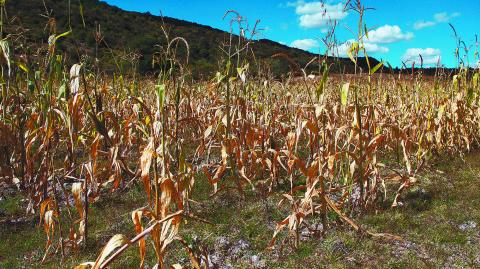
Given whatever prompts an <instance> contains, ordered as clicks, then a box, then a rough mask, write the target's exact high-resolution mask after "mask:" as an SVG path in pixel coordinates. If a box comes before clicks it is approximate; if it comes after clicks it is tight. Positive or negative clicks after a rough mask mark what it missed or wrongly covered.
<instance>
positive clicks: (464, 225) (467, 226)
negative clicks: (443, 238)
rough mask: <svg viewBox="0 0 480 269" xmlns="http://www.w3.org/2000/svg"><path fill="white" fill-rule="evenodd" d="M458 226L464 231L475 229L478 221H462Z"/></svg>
mask: <svg viewBox="0 0 480 269" xmlns="http://www.w3.org/2000/svg"><path fill="white" fill-rule="evenodd" d="M458 228H459V229H460V230H461V231H462V232H465V231H467V230H473V229H475V228H477V223H476V222H475V221H473V220H471V221H467V222H465V223H462V224H460V225H459V226H458Z"/></svg>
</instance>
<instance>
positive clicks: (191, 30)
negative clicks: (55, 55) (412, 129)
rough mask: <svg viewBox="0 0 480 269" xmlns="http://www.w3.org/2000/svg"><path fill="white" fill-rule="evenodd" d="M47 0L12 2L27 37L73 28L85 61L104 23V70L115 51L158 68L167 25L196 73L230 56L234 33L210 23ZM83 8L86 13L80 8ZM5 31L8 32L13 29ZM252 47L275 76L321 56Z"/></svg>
mask: <svg viewBox="0 0 480 269" xmlns="http://www.w3.org/2000/svg"><path fill="white" fill-rule="evenodd" d="M44 3H45V6H44V5H43V3H42V1H38V0H22V1H8V2H7V5H6V8H7V13H8V14H9V17H10V19H12V18H15V20H14V21H15V23H17V24H19V25H21V27H22V28H24V29H28V30H27V31H26V32H25V35H26V39H27V41H29V42H31V43H34V44H42V43H43V44H45V43H47V42H48V36H49V34H48V33H47V29H49V31H50V32H52V31H54V32H56V33H61V32H65V31H68V30H69V29H70V27H71V28H72V30H73V31H72V34H71V35H70V36H69V37H67V38H65V40H64V41H62V42H61V43H60V48H61V49H62V50H64V51H65V53H66V55H68V56H69V57H70V61H72V62H77V61H80V60H81V58H82V57H84V56H85V55H92V54H93V48H94V47H95V37H94V32H95V25H96V23H98V24H99V25H100V27H101V30H102V36H103V38H104V41H105V43H104V44H103V43H102V44H100V46H99V48H98V55H99V56H98V57H99V58H100V60H101V61H100V62H101V65H102V67H103V68H104V69H105V70H112V69H114V68H115V65H118V63H115V60H114V59H112V57H111V56H112V51H113V52H115V53H118V54H122V53H124V54H125V55H124V57H125V58H127V59H126V60H125V65H128V64H131V65H133V62H134V61H133V60H132V59H133V58H132V57H134V56H132V55H136V56H139V55H141V56H139V58H138V66H137V68H138V70H139V71H140V72H141V73H149V72H155V68H153V67H152V60H153V57H154V55H155V53H156V49H158V47H156V45H159V44H165V41H166V38H165V36H163V33H162V31H161V26H162V25H165V26H166V28H168V29H169V30H168V31H170V35H171V36H172V37H173V36H181V37H183V38H185V39H186V40H187V42H188V43H189V47H190V53H189V55H190V57H189V63H190V68H191V70H192V72H193V73H194V75H195V76H197V77H202V76H211V75H212V74H213V73H215V72H216V71H217V70H220V68H221V67H222V59H224V58H225V55H222V52H221V50H220V45H221V44H222V42H225V40H227V38H228V37H229V35H230V34H229V33H228V32H225V31H223V30H220V29H217V28H214V27H211V26H208V25H202V24H199V23H195V22H189V21H185V20H182V19H176V18H171V17H167V16H162V17H160V16H155V15H152V14H150V13H149V12H145V13H142V12H136V11H126V10H123V9H121V8H119V7H117V6H113V5H109V4H108V3H106V2H104V1H99V0H82V1H81V2H80V1H71V3H70V5H68V1H64V0H45V1H44ZM81 8H82V9H83V12H80V9H81ZM42 14H43V15H42ZM82 15H83V16H82ZM48 17H50V18H54V21H53V22H52V20H49V19H48ZM52 24H53V25H52ZM46 25H48V27H47V26H46ZM52 28H53V29H52ZM6 29H7V30H8V29H9V27H6ZM10 29H12V27H10ZM12 32H13V30H12ZM251 46H252V51H253V52H254V53H255V59H249V60H253V61H257V60H258V61H259V62H262V63H265V64H266V66H269V67H270V72H271V73H272V74H274V75H281V74H286V73H287V72H289V71H292V68H291V65H292V62H294V63H296V66H297V69H298V67H303V66H305V65H306V64H307V63H308V62H310V61H311V60H312V59H313V57H316V56H318V54H314V53H311V52H308V51H304V50H301V49H298V48H292V47H289V46H286V45H283V44H280V43H278V42H276V41H273V40H269V39H258V40H255V41H254V42H253V43H252V45H251ZM127 52H129V53H130V56H128V55H129V54H128V53H127ZM179 53H180V54H181V55H180V57H183V56H185V53H186V51H185V50H184V49H182V48H181V49H180V50H179ZM279 54H282V55H288V58H289V60H288V61H286V60H285V59H282V57H276V58H272V56H273V55H279ZM119 58H121V57H119ZM128 58H129V59H128ZM129 60H130V61H129ZM369 60H370V64H371V66H374V65H376V64H377V63H378V61H377V60H376V59H374V58H369ZM328 62H329V63H331V64H333V68H331V71H332V72H345V73H352V72H353V71H354V68H355V67H354V64H353V63H352V62H351V61H350V59H348V58H335V59H334V58H332V57H329V58H328ZM318 64H319V63H318V61H316V62H314V63H313V64H312V65H311V66H310V67H309V68H308V70H307V71H308V72H309V73H310V72H316V73H318V70H319V67H318ZM358 65H359V67H360V68H362V69H364V70H366V69H367V68H368V67H367V64H366V61H365V59H364V58H360V59H359V61H358ZM223 66H224V65H223ZM117 68H118V66H117ZM132 68H133V67H132ZM294 71H295V70H294Z"/></svg>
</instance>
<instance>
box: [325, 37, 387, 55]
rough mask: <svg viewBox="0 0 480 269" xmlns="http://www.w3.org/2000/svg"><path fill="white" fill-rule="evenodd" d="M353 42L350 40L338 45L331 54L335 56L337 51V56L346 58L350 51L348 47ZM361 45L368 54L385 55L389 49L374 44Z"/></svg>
mask: <svg viewBox="0 0 480 269" xmlns="http://www.w3.org/2000/svg"><path fill="white" fill-rule="evenodd" d="M353 42H355V40H353V39H350V40H348V41H346V42H345V43H343V44H340V45H338V46H337V48H336V49H335V50H334V52H333V54H334V55H337V51H338V56H341V57H345V56H347V51H348V50H349V49H350V46H351V45H352V43H353ZM363 45H364V46H365V49H366V50H367V53H369V54H370V53H387V52H389V51H390V49H389V48H387V47H383V46H380V45H378V44H375V43H370V42H364V44H363Z"/></svg>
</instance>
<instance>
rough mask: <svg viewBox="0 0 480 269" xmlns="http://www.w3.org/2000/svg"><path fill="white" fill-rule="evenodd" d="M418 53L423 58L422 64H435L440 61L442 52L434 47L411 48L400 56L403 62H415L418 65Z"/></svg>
mask: <svg viewBox="0 0 480 269" xmlns="http://www.w3.org/2000/svg"><path fill="white" fill-rule="evenodd" d="M420 55H422V58H423V65H436V64H437V63H439V62H440V61H441V57H442V52H441V51H440V49H434V48H425V49H421V48H411V49H408V50H407V51H406V52H405V54H404V55H403V57H402V61H404V62H415V63H416V64H418V65H420V63H421V59H420Z"/></svg>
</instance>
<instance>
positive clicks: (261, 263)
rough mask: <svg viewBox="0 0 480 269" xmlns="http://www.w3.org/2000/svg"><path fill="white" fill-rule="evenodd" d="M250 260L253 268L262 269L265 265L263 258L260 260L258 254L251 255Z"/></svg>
mask: <svg viewBox="0 0 480 269" xmlns="http://www.w3.org/2000/svg"><path fill="white" fill-rule="evenodd" d="M250 260H251V262H252V266H253V268H258V269H263V268H266V266H267V265H266V262H265V260H262V259H261V258H260V256H258V255H253V256H252V257H251V259H250Z"/></svg>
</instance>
